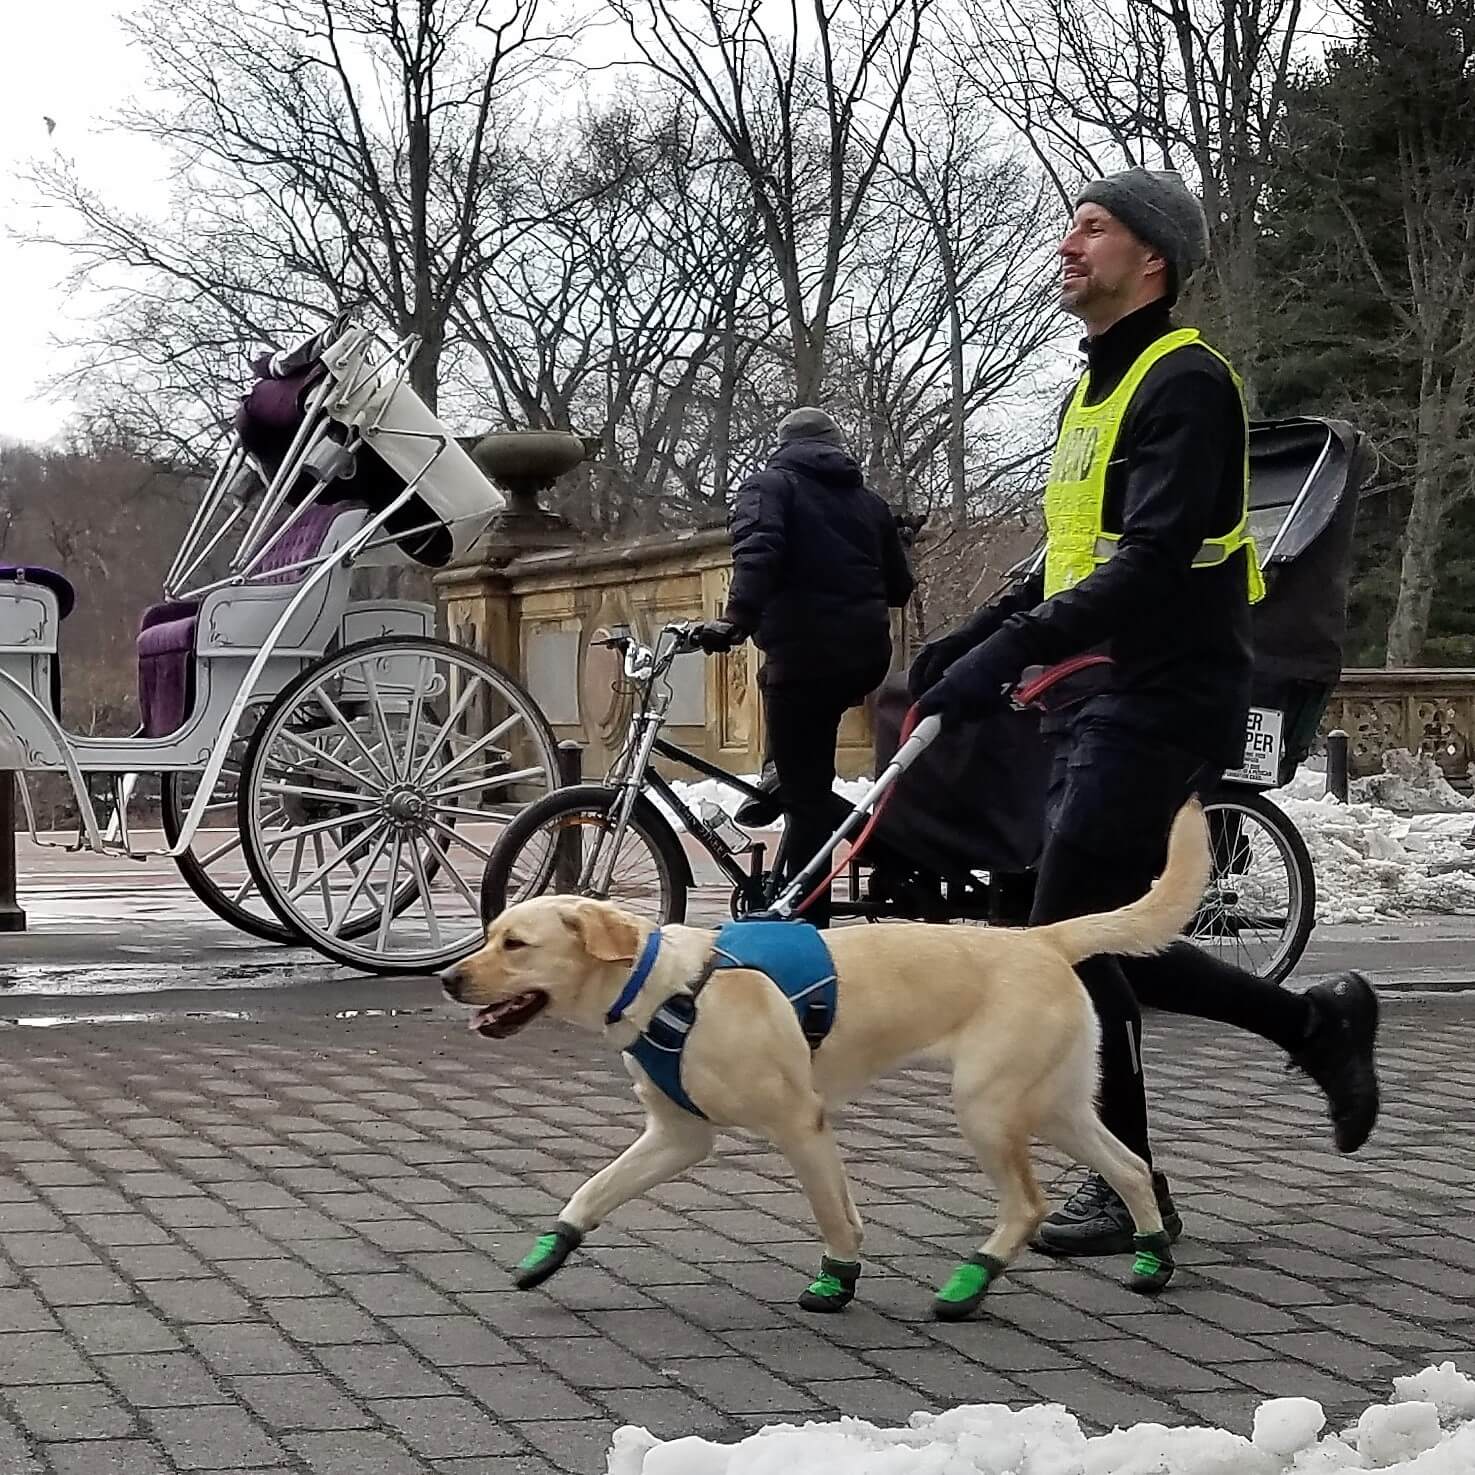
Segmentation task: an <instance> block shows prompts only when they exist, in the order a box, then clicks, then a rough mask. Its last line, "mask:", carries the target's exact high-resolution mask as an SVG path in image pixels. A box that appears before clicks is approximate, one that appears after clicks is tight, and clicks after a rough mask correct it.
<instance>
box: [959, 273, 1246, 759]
mask: <svg viewBox="0 0 1475 1475" xmlns="http://www.w3.org/2000/svg"><path fill="white" fill-rule="evenodd" d="M1171 331H1172V324H1171V322H1170V320H1169V314H1168V308H1167V305H1166V304H1165V303H1162V302H1156V303H1152V304H1150V305H1149V306H1147V307H1144V308H1141V309H1139V310H1138V311H1137V312H1135V313H1132V314H1130V315H1129V316H1128V317H1125V318H1123V319H1122V320H1121V321H1120V322H1118V323H1116V324H1114V325H1113V326H1112V327H1111V328H1109V329H1108V330H1107V331H1106V332H1105V333H1103V334H1101V336H1100V337H1099V338H1096V339H1091V340H1088V341H1087V343H1086V345H1085V347H1086V352H1087V362H1088V372H1089V375H1090V379H1089V383H1088V387H1087V394H1086V403H1087V404H1099V403H1100V402H1101V401H1102V400H1103V399H1105V398H1106V397H1107V396H1108V395H1109V394H1110V393H1111V392H1112V390H1113V389H1115V388H1116V386H1117V385H1118V384H1120V383H1121V381H1122V379H1123V378H1124V377H1125V375H1126V373H1127V370H1128V369H1129V368H1130V367H1131V366H1132V364H1133V363H1134V362H1135V361H1136V359H1137V358H1138V357H1139V356H1140V355H1141V353H1142V352H1143V351H1144V350H1145V349H1146V348H1147V347H1148V345H1149V344H1151V343H1153V342H1154V341H1156V340H1157V339H1158V338H1160V337H1162V336H1163V335H1164V334H1166V333H1168V332H1171ZM1244 454H1245V425H1244V411H1243V408H1242V404H1241V401H1240V398H1239V395H1238V392H1237V391H1236V389H1235V386H1234V382H1233V380H1232V379H1231V377H1230V375H1229V371H1228V370H1227V368H1226V367H1225V365H1224V363H1223V362H1222V361H1221V360H1220V359H1218V358H1217V357H1215V356H1214V355H1213V354H1212V353H1209V352H1208V351H1207V350H1205V349H1203V348H1200V347H1198V346H1197V345H1191V346H1189V347H1187V348H1181V349H1178V350H1176V351H1175V352H1173V353H1171V354H1169V355H1168V356H1167V357H1166V358H1164V359H1162V360H1161V361H1159V362H1158V363H1157V364H1155V365H1154V366H1153V368H1152V369H1150V370H1149V371H1148V373H1147V375H1146V377H1145V378H1144V379H1143V381H1142V384H1141V385H1140V386H1139V388H1138V390H1137V392H1136V394H1134V395H1133V397H1132V401H1131V404H1130V406H1129V408H1128V410H1127V413H1126V416H1125V418H1124V419H1123V422H1122V426H1121V430H1120V433H1119V436H1118V439H1117V442H1116V447H1115V455H1114V456H1113V458H1112V462H1111V464H1110V466H1109V467H1108V470H1107V480H1106V501H1105V507H1104V509H1103V519H1102V521H1103V526H1104V529H1105V530H1106V531H1107V532H1113V533H1116V532H1119V533H1120V534H1121V541H1120V543H1119V544H1118V545H1117V548H1116V552H1115V556H1114V557H1112V558H1111V560H1110V561H1109V562H1107V563H1105V564H1103V565H1102V566H1100V567H1098V568H1097V569H1095V570H1094V571H1093V572H1092V573H1091V574H1090V575H1089V576H1088V577H1087V578H1085V579H1083V580H1082V581H1081V582H1080V583H1079V584H1077V585H1076V586H1075V587H1074V588H1072V589H1068V590H1065V591H1063V592H1061V593H1059V594H1057V595H1055V596H1054V597H1053V598H1051V599H1045V598H1044V582H1043V575H1041V574H1037V575H1034V576H1032V577H1031V578H1029V579H1028V580H1026V581H1024V582H1023V583H1022V584H1021V585H1019V586H1018V587H1016V588H1015V589H1013V590H1011V591H1009V592H1008V593H1007V594H1006V595H1004V596H1003V597H1002V598H1001V599H999V600H997V601H996V602H995V603H994V604H992V605H990V606H988V607H987V608H986V609H983V610H980V611H979V612H978V613H977V614H976V615H974V616H973V618H972V620H970V621H969V622H968V623H969V626H970V627H971V628H972V630H973V633H974V634H975V635H976V637H977V639H978V640H979V641H981V642H984V644H985V645H986V650H985V651H983V652H980V655H981V656H982V657H983V661H982V663H981V665H982V669H983V671H984V672H986V675H987V679H989V680H992V679H994V678H995V677H997V678H998V679H999V680H1000V681H1008V680H1012V679H1013V678H1015V677H1017V676H1018V674H1019V673H1020V672H1021V671H1022V670H1023V669H1024V668H1025V667H1027V666H1031V665H1035V664H1041V665H1050V664H1053V663H1054V662H1056V661H1060V660H1064V659H1065V658H1067V657H1069V656H1072V655H1076V654H1079V653H1081V652H1084V651H1091V650H1101V651H1103V652H1104V653H1106V654H1108V655H1110V656H1111V657H1112V658H1113V661H1114V663H1115V664H1114V667H1113V669H1112V672H1111V679H1110V683H1109V686H1108V687H1107V689H1106V690H1105V691H1104V692H1103V693H1101V694H1100V695H1098V696H1096V697H1094V698H1093V699H1092V700H1091V701H1090V702H1089V703H1087V704H1086V707H1085V708H1084V709H1082V715H1087V716H1093V717H1094V716H1100V717H1108V718H1110V719H1111V720H1112V721H1113V722H1114V723H1116V724H1118V725H1120V726H1123V727H1127V728H1131V729H1134V730H1136V731H1138V732H1141V733H1143V734H1144V735H1146V736H1149V737H1154V738H1157V739H1159V740H1161V741H1163V742H1167V743H1171V744H1173V745H1174V746H1177V747H1182V748H1186V749H1188V750H1189V751H1190V752H1192V753H1195V754H1197V755H1199V756H1201V757H1203V758H1204V759H1205V760H1206V761H1208V762H1211V763H1214V764H1216V765H1223V766H1224V767H1226V768H1232V767H1235V766H1237V765H1238V763H1239V762H1240V760H1241V757H1242V755H1243V746H1244V728H1245V713H1246V709H1247V707H1248V705H1249V694H1250V676H1251V661H1252V652H1251V644H1250V609H1249V595H1248V587H1247V584H1248V581H1247V573H1246V568H1245V557H1246V556H1245V554H1244V553H1243V552H1239V553H1236V554H1235V555H1234V556H1233V557H1232V558H1230V559H1228V560H1227V561H1226V562H1225V563H1223V564H1221V565H1219V566H1218V567H1215V568H1202V569H1195V568H1192V567H1191V563H1192V560H1193V557H1194V555H1195V553H1197V551H1198V549H1199V547H1200V545H1201V544H1202V543H1203V542H1204V540H1205V539H1206V538H1211V537H1222V536H1223V535H1224V534H1225V533H1227V532H1229V531H1230V529H1231V528H1233V527H1234V526H1235V525H1236V524H1237V523H1238V522H1239V519H1240V516H1241V514H1242V511H1243V499H1244V480H1243V477H1244Z"/></svg>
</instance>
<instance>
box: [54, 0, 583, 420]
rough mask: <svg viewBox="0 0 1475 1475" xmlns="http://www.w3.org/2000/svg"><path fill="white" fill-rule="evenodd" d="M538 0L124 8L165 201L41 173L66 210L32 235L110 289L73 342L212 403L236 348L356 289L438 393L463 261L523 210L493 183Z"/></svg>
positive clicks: (422, 389) (474, 259) (139, 119)
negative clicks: (161, 163)
mask: <svg viewBox="0 0 1475 1475" xmlns="http://www.w3.org/2000/svg"><path fill="white" fill-rule="evenodd" d="M547 8H548V7H547V0H188V3H187V4H176V3H172V0H169V3H166V0H150V3H148V4H147V5H145V6H144V7H143V8H142V9H141V10H139V11H138V12H136V13H135V14H133V15H132V16H131V17H130V18H129V19H128V20H127V21H126V26H127V29H128V30H129V32H130V34H131V35H132V37H133V39H134V41H135V42H136V44H138V45H139V46H140V47H141V48H142V49H143V50H144V51H145V53H146V54H147V56H148V59H149V64H150V72H151V81H152V84H153V88H154V91H155V92H156V93H157V94H158V95H159V96H160V98H161V101H160V102H159V104H157V105H156V106H153V107H149V108H135V109H133V110H132V111H130V112H129V113H127V114H126V115H125V116H124V117H123V118H122V119H121V122H122V125H123V126H124V127H125V128H127V129H128V130H130V131H132V132H134V133H136V134H139V135H141V136H143V137H145V138H150V139H153V140H155V141H157V142H158V143H159V144H161V145H162V146H163V148H164V149H165V150H166V151H167V152H168V153H169V154H170V155H171V156H172V157H173V159H174V160H175V161H176V166H177V172H176V175H175V181H176V183H175V191H174V203H173V208H172V210H171V211H170V213H169V216H168V218H167V219H166V220H163V221H155V220H151V219H148V218H147V217H145V216H143V215H140V214H138V213H136V212H133V211H130V210H128V209H127V208H126V207H123V206H121V205H119V204H117V203H115V202H114V201H113V200H111V199H110V198H109V197H108V195H107V193H106V192H105V191H104V190H101V189H98V188H96V187H94V186H92V185H89V184H88V183H86V182H85V181H83V180H82V179H81V178H80V177H79V176H78V175H77V174H76V172H75V171H74V170H73V169H72V168H71V167H70V165H68V164H67V163H65V162H62V163H59V164H46V165H42V166H40V167H39V168H38V170H37V173H36V182H37V184H38V185H39V188H40V192H41V195H42V197H43V199H44V200H45V201H46V202H47V203H49V204H50V205H52V206H54V207H57V214H58V215H59V216H60V217H61V223H60V224H59V225H58V227H57V229H56V230H55V231H54V232H51V233H49V234H48V237H47V238H48V239H50V240H52V241H54V242H56V243H58V244H61V245H64V246H65V247H66V248H67V249H69V250H70V251H71V252H72V253H73V254H74V256H75V257H76V259H77V261H78V266H77V269H76V272H75V278H76V281H77V282H78V284H79V285H80V284H86V285H92V286H94V287H101V288H103V289H107V288H112V289H113V290H112V292H111V293H110V295H111V296H112V298H113V300H114V302H115V303H116V304H117V307H118V308H119V311H118V312H117V313H114V314H110V315H108V317H107V318H106V319H105V320H104V321H103V322H102V323H101V324H100V327H99V332H98V335H97V338H96V340H95V341H94V342H93V343H91V344H89V345H84V351H85V352H86V358H87V362H88V368H89V371H91V370H92V367H93V365H95V364H96V363H97V362H98V361H101V362H102V363H104V364H109V363H110V364H112V365H114V366H116V367H118V368H119V369H120V370H122V371H123V372H127V371H128V369H129V368H131V367H133V366H135V365H136V366H138V367H140V368H141V369H142V370H143V373H144V375H145V377H146V378H152V380H153V387H154V388H155V389H156V390H157V391H161V392H170V391H179V392H181V393H208V391H209V390H211V389H213V390H214V394H213V395H212V396H210V398H211V399H212V400H213V402H214V403H215V404H217V405H218V404H219V403H220V402H221V400H222V398H223V397H227V396H229V394H230V393H231V392H232V388H233V386H234V381H235V379H236V377H237V375H238V370H237V369H236V368H235V366H236V365H238V364H239V357H238V353H239V351H240V349H242V348H246V347H250V346H252V345H256V344H276V343H278V342H280V340H281V336H282V335H283V334H286V335H292V334H296V333H298V332H300V331H301V330H302V328H303V326H304V325H305V324H310V323H312V322H314V321H323V320H325V319H326V318H328V317H330V316H331V315H332V314H334V313H335V312H337V311H339V310H341V309H342V308H344V307H349V306H357V305H366V306H368V307H369V308H370V309H371V310H372V312H373V313H374V314H375V315H376V316H377V318H378V319H380V320H381V321H382V322H383V323H384V324H386V325H387V326H388V327H389V329H390V330H391V331H392V332H394V333H395V334H397V335H401V336H404V335H409V334H414V335H416V336H418V338H419V339H420V348H419V351H418V354H417V356H416V358H415V361H414V364H413V366H412V382H413V384H414V386H415V388H416V389H417V391H418V392H419V393H420V395H421V396H422V398H424V399H425V400H426V402H427V403H428V404H430V405H431V406H432V407H434V406H435V404H436V400H437V392H438V388H439V380H440V367H441V359H442V356H443V355H444V353H445V352H446V349H447V342H448V331H449V325H450V322H451V314H452V310H453V307H454V305H455V303H456V302H457V300H458V299H459V297H460V295H461V294H462V293H463V292H464V290H465V288H466V284H467V279H468V275H469V273H470V272H471V270H472V269H473V267H474V266H475V265H476V264H477V263H479V262H480V261H482V260H483V259H484V258H485V257H486V256H487V255H488V254H489V253H490V251H491V250H492V249H493V243H494V241H495V240H496V239H497V238H498V236H499V235H506V234H508V233H511V232H515V231H516V230H518V229H519V228H520V227H521V224H522V221H521V220H520V218H519V211H518V209H517V204H516V201H515V200H513V199H512V198H511V197H510V196H508V195H507V194H506V193H505V192H502V191H500V190H499V181H500V179H501V177H502V174H503V172H504V166H505V163H506V158H507V155H508V154H509V153H510V152H512V148H511V147H510V146H509V143H508V141H507V140H508V138H509V136H511V132H512V130H511V126H510V125H512V124H513V123H514V122H515V121H516V115H517V110H518V108H519V106H520V104H521V94H522V91H523V89H524V88H525V87H526V85H527V84H528V83H529V82H530V81H531V80H532V79H533V78H534V77H536V76H537V75H539V73H540V71H541V69H542V68H543V67H544V66H545V65H546V64H547V63H548V60H549V58H550V57H551V56H552V55H553V54H554V53H555V52H556V38H553V37H550V36H548V35H544V34H541V33H540V32H539V31H538V29H537V24H538V21H539V18H540V15H541V13H542V12H543V11H545V10H546V9H547ZM120 284H121V285H120ZM222 360H226V361H228V362H229V363H230V364H231V366H232V372H231V374H230V375H229V378H228V380H227V383H225V384H222V383H220V382H218V380H216V376H217V375H218V374H219V373H220V372H221V368H222V363H221V361H222ZM212 381H216V382H214V383H212Z"/></svg>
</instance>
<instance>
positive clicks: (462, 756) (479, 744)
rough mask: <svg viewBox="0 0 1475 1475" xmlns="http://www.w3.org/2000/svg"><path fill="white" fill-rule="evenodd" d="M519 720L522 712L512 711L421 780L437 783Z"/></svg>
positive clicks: (483, 749) (482, 750) (538, 770)
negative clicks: (503, 719)
mask: <svg viewBox="0 0 1475 1475" xmlns="http://www.w3.org/2000/svg"><path fill="white" fill-rule="evenodd" d="M521 721H522V714H521V713H520V712H514V713H513V714H512V716H510V717H508V718H507V719H506V720H505V721H503V722H499V723H498V724H497V725H496V726H495V727H494V728H493V729H492V730H491V731H490V732H489V733H487V734H486V735H485V736H483V737H479V738H477V740H476V741H475V742H474V743H472V744H471V745H470V746H469V747H467V748H466V749H464V750H463V751H462V752H460V753H458V754H457V755H456V756H455V757H454V758H452V759H451V760H450V762H448V763H445V764H443V765H442V766H441V767H440V768H438V769H436V771H435V772H434V773H432V774H428V775H427V776H426V777H425V779H424V780H423V782H425V783H427V784H438V783H439V782H440V781H441V780H442V779H443V778H449V777H450V775H451V774H453V773H454V772H455V771H456V770H457V769H458V768H460V766H461V765H462V764H463V763H465V762H466V760H467V759H468V758H474V757H475V756H476V755H477V754H478V753H481V752H484V751H485V750H486V749H487V748H489V747H490V746H491V745H492V744H493V743H494V742H496V741H497V739H498V738H499V737H501V736H502V735H503V733H505V732H506V731H507V730H508V729H509V728H511V727H514V726H515V725H516V724H517V723H519V722H521ZM431 751H432V752H434V751H435V750H434V749H433V748H432V749H431ZM542 771H543V770H542V769H541V768H539V769H535V770H534V772H536V773H542Z"/></svg>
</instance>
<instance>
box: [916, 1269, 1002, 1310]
mask: <svg viewBox="0 0 1475 1475" xmlns="http://www.w3.org/2000/svg"><path fill="white" fill-rule="evenodd" d="M1007 1268H1008V1267H1007V1266H1006V1265H1005V1264H1004V1262H1003V1261H1002V1260H1000V1259H998V1258H997V1256H994V1255H969V1256H968V1258H967V1259H966V1260H964V1261H963V1263H962V1264H961V1265H959V1266H958V1268H957V1269H956V1270H954V1271H953V1273H952V1274H951V1275H950V1276H948V1278H947V1280H946V1281H945V1282H944V1283H943V1284H942V1286H941V1287H939V1289H938V1292H937V1294H936V1295H935V1296H933V1298H932V1314H933V1316H935V1317H936V1318H937V1319H938V1321H962V1320H964V1319H965V1318H966V1317H969V1316H972V1315H973V1313H974V1312H975V1311H977V1310H978V1308H979V1306H980V1304H981V1303H982V1301H983V1298H984V1297H985V1296H986V1295H987V1294H988V1288H989V1287H990V1286H991V1285H992V1284H993V1283H994V1282H995V1281H996V1280H998V1278H999V1277H1000V1276H1001V1275H1003V1273H1004V1271H1005V1270H1006V1269H1007Z"/></svg>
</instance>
